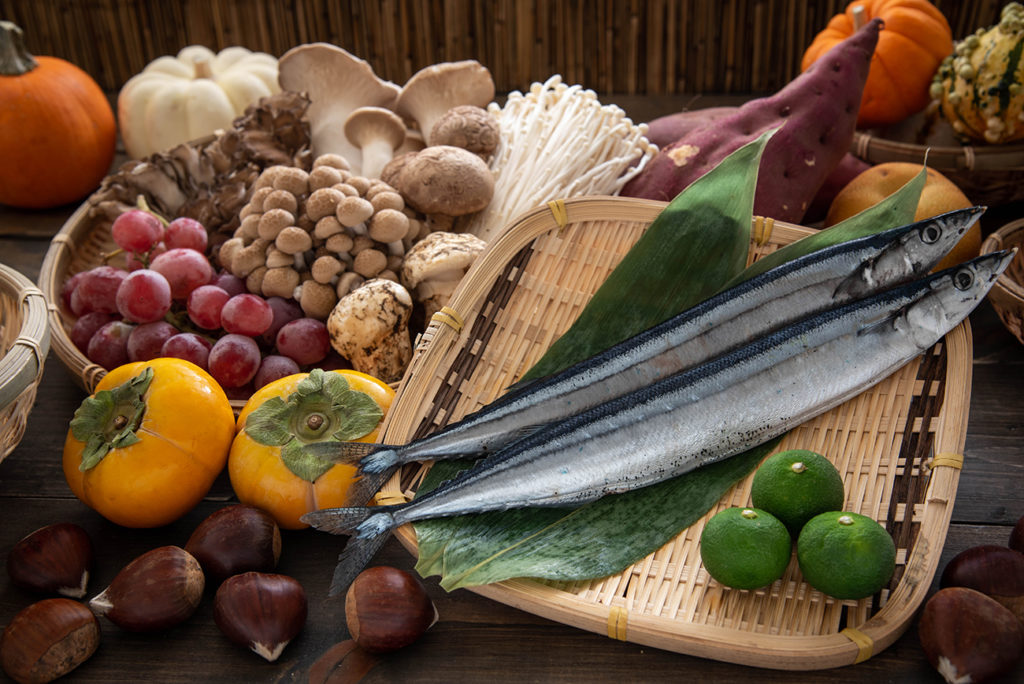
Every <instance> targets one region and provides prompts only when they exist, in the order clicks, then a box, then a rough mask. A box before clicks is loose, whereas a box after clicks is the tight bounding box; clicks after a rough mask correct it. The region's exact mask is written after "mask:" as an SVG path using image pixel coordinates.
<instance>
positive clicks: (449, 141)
mask: <svg viewBox="0 0 1024 684" xmlns="http://www.w3.org/2000/svg"><path fill="white" fill-rule="evenodd" d="M500 139H501V130H500V129H499V127H498V119H497V118H496V117H495V116H494V115H493V114H491V113H490V112H488V111H487V110H486V109H484V108H483V107H477V106H475V105H459V106H458V107H452V108H451V109H449V110H448V111H447V112H445V113H444V115H443V116H442V117H441V118H440V119H438V120H437V123H435V124H434V128H433V129H432V130H431V131H430V141H431V143H433V144H434V145H452V146H454V147H461V148H462V149H464V150H469V151H470V152H472V153H474V154H478V155H480V157H481V158H482V159H484V160H487V159H488V158H489V157H490V156H491V153H492V152H494V150H495V148H496V147H497V146H498V141H499V140H500Z"/></svg>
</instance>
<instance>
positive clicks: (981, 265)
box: [898, 248, 1017, 349]
mask: <svg viewBox="0 0 1024 684" xmlns="http://www.w3.org/2000/svg"><path fill="white" fill-rule="evenodd" d="M1016 253H1017V249H1016V248H1014V249H1012V250H1001V251H998V252H991V253H989V254H983V255H982V256H979V257H975V258H974V259H971V260H970V261H966V262H964V263H962V264H960V265H958V266H954V267H952V268H948V269H946V270H944V271H942V272H940V273H938V274H936V275H935V276H934V277H933V278H932V279H931V283H930V289H929V291H928V292H927V293H926V294H925V295H924V296H923V297H921V298H920V299H918V300H917V301H915V302H913V303H911V304H909V305H907V307H906V308H905V310H904V312H903V316H902V318H903V319H904V320H903V322H904V323H906V326H900V325H898V327H900V328H901V329H902V330H903V331H904V332H905V333H906V334H908V335H910V336H912V337H913V338H914V341H915V343H916V344H917V345H918V346H919V347H920V348H921V349H926V348H928V347H930V346H931V345H932V344H934V343H935V342H936V341H937V340H938V339H939V338H941V337H942V336H943V335H945V334H946V333H948V332H949V331H950V330H952V329H953V328H955V327H956V326H957V325H958V324H959V323H960V321H962V320H964V319H965V318H967V316H968V315H970V313H971V312H972V311H974V309H975V307H976V306H978V304H979V303H980V302H981V300H982V299H984V298H985V295H987V294H988V291H989V290H990V289H991V288H992V285H993V284H995V282H996V279H997V278H999V276H1000V275H1001V274H1002V273H1003V271H1005V270H1006V268H1007V267H1008V266H1009V265H1010V262H1011V261H1012V260H1013V257H1014V255H1015V254H1016Z"/></svg>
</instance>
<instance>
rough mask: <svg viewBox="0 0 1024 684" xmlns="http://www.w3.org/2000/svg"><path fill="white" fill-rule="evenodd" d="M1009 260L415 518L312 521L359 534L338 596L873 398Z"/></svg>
mask: <svg viewBox="0 0 1024 684" xmlns="http://www.w3.org/2000/svg"><path fill="white" fill-rule="evenodd" d="M1012 254H1013V253H1012V252H1000V253H995V254H990V255H986V256H983V257H978V258H977V259H974V260H972V261H970V262H968V263H966V264H963V265H961V266H959V267H957V268H955V269H949V270H947V271H944V272H942V273H941V274H936V275H933V276H929V277H926V278H922V279H920V280H918V281H914V282H912V283H909V284H906V285H902V286H900V287H897V288H894V289H892V290H889V291H886V292H883V293H881V294H877V295H872V296H870V297H867V298H864V299H861V300H857V301H855V302H853V303H850V304H847V305H844V306H840V307H837V308H835V309H830V310H827V311H825V312H821V313H819V314H816V315H814V316H811V317H808V318H806V319H803V320H801V321H798V322H796V323H793V324H791V325H789V326H786V327H784V328H781V329H779V330H777V331H774V332H772V333H769V334H767V335H765V336H762V337H759V338H757V339H756V340H754V341H753V342H751V343H748V344H746V345H743V346H742V347H739V348H737V349H735V350H733V351H731V352H728V353H726V354H723V355H721V356H719V357H716V358H715V359H713V360H711V361H709V362H706V363H704V364H701V365H699V366H696V367H694V368H691V369H689V370H686V371H683V372H681V373H677V374H675V375H672V376H670V377H668V378H665V379H663V380H660V381H658V382H656V383H654V384H653V385H651V386H649V387H645V388H643V389H641V390H638V391H636V392H632V393H629V394H627V395H624V396H622V397H619V398H616V399H613V400H611V401H608V402H605V403H603V404H600V405H599V406H597V407H594V408H592V409H590V410H588V411H585V412H584V413H581V414H578V415H576V416H573V417H570V418H569V419H567V420H565V421H562V422H559V423H554V424H551V425H549V426H547V427H545V428H543V429H541V430H538V431H536V432H535V433H533V434H531V435H529V436H527V437H525V438H523V439H521V440H518V441H517V442H515V443H513V444H510V445H509V446H508V447H506V448H504V449H502V450H500V451H498V452H497V453H495V454H493V455H491V456H488V457H486V458H484V459H483V460H481V461H480V462H479V463H478V464H477V465H475V466H474V467H472V468H470V469H469V470H467V471H464V472H463V473H461V474H460V475H459V476H457V477H456V478H453V479H452V480H450V481H448V482H447V483H445V484H443V485H441V486H440V487H438V488H437V489H435V490H433V491H431V492H427V493H426V494H424V495H423V496H421V497H418V498H417V499H415V500H413V501H412V502H409V503H407V504H399V505H394V506H377V507H371V508H347V509H346V508H343V509H326V510H322V511H317V512H314V513H309V514H307V515H305V516H304V517H303V519H304V520H305V521H306V522H308V523H309V524H311V525H312V526H313V527H316V528H318V529H321V530H325V531H329V532H333V533H351V534H353V537H352V539H350V540H349V546H350V548H349V547H347V548H346V552H345V554H343V556H342V559H341V563H340V564H339V567H338V569H337V571H336V574H335V583H334V584H335V585H337V586H341V585H345V584H346V583H347V581H348V580H349V579H351V577H354V574H352V573H353V571H354V569H355V568H356V567H361V565H362V564H365V562H368V560H369V558H368V557H366V552H367V551H370V555H372V552H374V551H375V550H376V548H377V545H379V543H381V538H382V537H384V536H385V535H386V533H387V532H388V531H390V530H391V529H393V528H394V527H396V526H398V525H401V524H404V523H407V522H413V521H416V520H423V519H428V518H436V517H447V516H453V515H461V514H465V513H474V512H482V511H487V510H504V509H508V508H518V507H529V506H574V505H579V504H582V503H585V502H588V501H593V500H595V499H597V498H600V497H602V496H605V495H607V494H609V493H614V492H622V491H629V490H633V489H637V488H640V487H645V486H648V485H651V484H654V483H657V482H661V481H663V480H666V479H668V478H671V477H675V476H678V475H681V474H683V473H686V472H689V471H691V470H693V469H695V468H697V467H700V466H701V465H704V464H707V463H711V462H714V461H719V460H722V459H724V458H728V457H729V456H732V455H735V454H737V453H740V452H742V451H744V450H746V449H749V448H751V447H753V446H756V445H758V444H761V443H764V442H765V441H767V440H769V439H771V438H773V437H775V436H777V435H779V434H782V433H783V432H785V431H786V430H789V429H791V428H792V427H795V426H796V425H798V424H800V423H802V422H804V421H806V420H808V419H810V418H812V417H814V416H816V415H819V414H821V413H823V412H824V411H826V410H828V409H830V408H832V407H834V406H836V405H838V404H839V403H841V402H843V401H845V400H846V399H848V398H850V397H851V396H854V395H855V394H857V393H859V392H861V391H863V390H865V389H867V388H868V387H870V386H872V385H874V384H875V383H877V382H879V381H880V380H882V379H883V378H885V377H886V376H887V375H889V374H890V373H891V372H893V371H894V370H896V369H897V368H899V367H900V366H902V365H903V364H905V363H906V362H907V361H909V360H911V359H912V358H914V357H915V356H917V355H918V354H920V353H921V352H922V351H923V350H925V349H927V348H928V347H930V346H931V345H932V344H934V343H935V342H937V341H938V340H939V339H941V337H942V336H943V335H945V334H946V333H947V332H949V331H950V330H951V329H952V328H953V327H955V326H956V325H957V324H958V323H959V322H960V321H962V320H963V319H964V318H965V317H966V316H967V315H968V314H969V313H970V312H971V311H972V310H973V309H974V307H975V306H976V305H977V303H978V302H979V301H980V300H981V299H982V298H983V297H984V296H985V294H986V293H987V292H988V290H989V288H990V287H991V285H992V283H993V282H994V281H995V279H996V277H998V275H999V274H1000V273H1001V272H1002V271H1003V270H1004V269H1005V268H1006V266H1007V265H1008V264H1009V261H1010V259H1011V258H1012ZM356 571H357V570H356ZM332 591H333V589H332Z"/></svg>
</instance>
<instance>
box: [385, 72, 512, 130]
mask: <svg viewBox="0 0 1024 684" xmlns="http://www.w3.org/2000/svg"><path fill="white" fill-rule="evenodd" d="M493 99H494V79H493V78H492V77H491V72H490V71H489V70H488V69H487V67H485V66H483V65H482V64H480V62H478V61H476V60H475V59H467V60H462V61H459V62H442V63H440V64H433V65H431V66H428V67H424V68H423V69H420V70H419V71H417V72H416V73H415V74H413V75H412V77H411V78H410V79H409V80H408V81H406V83H405V85H404V86H402V90H401V92H400V93H399V95H398V99H396V100H395V103H394V110H395V111H396V112H398V114H399V115H400V116H402V117H403V118H405V119H407V120H409V121H415V122H416V123H417V125H418V126H419V129H420V132H422V133H423V135H424V136H425V137H426V143H427V145H428V146H430V145H433V142H432V141H431V139H430V131H431V130H432V129H433V128H434V123H435V122H436V121H437V120H438V119H440V118H441V116H442V115H444V113H445V112H447V111H448V110H449V109H451V108H452V107H457V106H458V105H464V104H471V105H476V106H478V107H485V106H487V104H488V103H489V102H490V101H491V100H493Z"/></svg>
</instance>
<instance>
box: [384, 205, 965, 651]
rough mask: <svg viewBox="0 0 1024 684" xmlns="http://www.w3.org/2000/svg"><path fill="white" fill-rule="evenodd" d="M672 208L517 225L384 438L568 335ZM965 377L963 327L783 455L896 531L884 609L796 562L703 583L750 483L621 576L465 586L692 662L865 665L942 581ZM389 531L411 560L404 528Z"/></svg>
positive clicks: (413, 432)
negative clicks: (757, 583)
mask: <svg viewBox="0 0 1024 684" xmlns="http://www.w3.org/2000/svg"><path fill="white" fill-rule="evenodd" d="M664 206H665V205H664V204H663V203H660V202H651V201H646V200H636V199H626V198H580V199H572V200H565V201H563V202H554V203H552V204H551V205H549V206H548V207H541V208H538V209H536V210H534V211H532V212H530V213H528V214H526V215H524V216H523V217H522V218H521V219H519V220H518V221H516V222H515V223H514V224H512V225H511V226H510V227H509V229H508V230H507V231H506V232H505V233H503V234H502V236H501V237H500V238H499V239H497V240H496V241H495V242H493V243H492V244H491V245H489V247H488V249H487V250H486V251H485V252H484V253H483V254H482V255H481V256H480V257H479V259H478V260H477V262H476V263H475V264H474V266H473V268H471V269H470V271H469V273H467V275H466V276H465V278H464V279H463V281H462V283H461V284H460V286H459V288H458V290H457V291H456V293H455V295H454V297H453V299H452V301H451V303H450V305H449V308H448V309H447V310H446V312H445V313H444V314H441V315H437V316H435V317H434V319H432V321H431V322H430V324H429V325H428V327H427V330H426V332H425V333H424V334H423V336H422V337H421V339H420V340H419V342H418V344H417V346H416V350H415V353H414V356H413V360H412V363H411V366H410V368H409V370H408V371H407V373H406V375H405V378H404V380H403V382H402V385H401V387H400V389H399V391H398V394H397V396H396V398H395V402H394V404H393V405H392V408H391V410H390V412H389V414H388V417H387V419H386V424H385V426H384V431H383V434H382V437H381V439H382V441H385V442H397V443H401V442H405V441H408V440H410V439H412V438H414V437H416V436H418V435H422V434H426V433H429V432H431V431H433V430H435V429H436V428H437V427H439V426H443V425H445V424H447V423H448V422H450V421H453V420H457V419H459V418H460V417H462V416H464V415H465V414H467V413H469V412H471V411H473V410H475V409H477V408H478V407H480V406H482V405H484V404H487V403H488V402H490V401H491V400H493V399H494V398H495V397H496V396H497V395H499V394H500V393H501V391H502V388H505V387H507V386H509V385H510V384H511V383H512V382H513V381H515V380H516V379H517V378H518V377H519V376H520V375H521V374H522V373H523V372H524V371H526V370H527V369H528V368H529V367H530V366H531V365H532V364H533V363H534V362H535V361H536V360H537V359H538V358H539V357H540V356H541V354H542V353H543V352H544V351H545V349H547V347H548V346H549V345H550V344H551V342H552V341H553V340H554V339H555V338H557V337H558V336H559V335H560V334H561V333H562V332H563V331H564V330H565V329H566V328H568V327H569V325H570V324H571V323H572V321H573V320H574V319H575V318H576V316H577V315H578V313H579V312H580V310H581V309H582V307H583V306H584V305H585V304H586V303H587V301H588V300H589V298H590V297H591V295H592V293H593V292H594V291H595V289H596V288H597V287H598V286H599V284H600V283H601V282H602V281H603V280H604V279H605V277H606V276H607V275H608V273H609V272H610V271H611V270H612V269H613V268H614V267H615V266H616V264H617V263H618V262H619V260H620V259H621V258H622V256H623V255H624V254H625V252H626V251H627V250H628V248H629V247H630V246H631V245H632V244H633V243H634V242H635V241H636V239H637V238H638V237H639V236H640V235H641V234H642V232H643V231H644V230H645V229H646V227H647V226H648V225H649V224H650V222H651V221H652V220H653V219H654V218H655V217H656V216H657V215H658V213H659V212H660V211H661V210H662V209H663V208H664ZM753 228H754V230H753V235H754V239H753V241H752V244H751V258H752V259H753V258H756V257H758V256H760V255H763V254H765V253H768V252H770V251H772V250H774V249H776V248H777V247H779V246H780V245H783V244H787V243H789V242H792V241H794V240H796V239H798V238H800V237H802V236H804V235H807V234H809V233H810V232H812V231H810V230H809V229H806V228H802V227H799V226H794V225H790V224H784V223H780V222H772V221H771V220H770V219H769V220H761V219H757V220H755V223H754V226H753ZM970 375H971V338H970V332H969V328H968V326H967V324H966V323H965V324H962V325H960V326H959V327H957V328H956V329H955V330H954V331H953V332H951V333H950V334H949V335H947V336H946V338H945V340H944V342H943V343H940V344H937V345H935V347H934V348H933V349H931V350H930V351H928V352H927V353H925V354H923V355H922V356H921V357H919V358H918V359H916V360H914V361H912V362H911V363H909V364H907V365H906V366H905V367H903V368H902V369H900V370H899V371H897V372H896V373H894V374H893V375H892V376H891V377H889V378H887V379H886V380H884V381H882V382H881V383H880V384H879V385H877V386H876V387H874V388H873V389H871V390H869V391H867V392H865V393H863V394H861V395H859V396H857V397H855V398H853V399H851V400H850V401H848V402H847V403H845V404H843V405H842V406H839V407H837V408H836V409H834V410H832V411H830V412H828V413H827V414H825V415H822V416H820V417H818V418H816V419H814V420H812V421H809V422H808V423H806V424H804V425H803V426H801V427H799V428H797V429H794V430H793V431H791V432H790V433H788V435H787V436H786V437H785V438H784V439H783V441H782V443H781V444H780V446H779V449H788V448H806V449H813V450H815V451H818V452H820V453H823V454H825V455H826V456H827V457H828V458H830V459H831V460H832V461H833V463H835V465H836V467H837V468H838V469H839V471H840V472H841V473H842V474H843V477H844V481H845V484H846V492H847V499H846V505H845V508H846V510H852V511H856V512H860V513H862V514H865V515H868V516H871V517H872V518H874V519H876V520H878V521H879V522H881V523H882V524H883V525H884V526H885V527H886V529H887V530H888V531H889V532H890V534H891V535H892V537H893V539H894V541H895V542H896V546H897V549H898V554H897V569H896V573H895V575H894V577H893V579H892V581H891V583H890V584H889V586H888V587H886V588H884V589H883V590H882V591H881V592H880V593H879V594H878V595H876V596H874V597H870V598H866V599H862V600H860V601H839V600H836V599H832V598H829V597H826V596H824V595H822V594H821V593H820V592H817V591H815V590H813V589H811V587H810V586H808V585H807V584H805V583H804V582H803V581H802V579H801V576H800V572H799V569H798V567H797V564H796V561H795V560H794V561H793V562H791V564H790V566H789V568H788V569H787V571H786V573H785V575H784V576H783V578H782V579H781V580H779V581H777V582H775V583H774V584H773V585H771V586H770V587H767V588H765V589H761V590H757V591H739V590H732V589H727V588H725V587H723V586H721V585H720V584H718V583H717V582H715V581H714V580H712V579H710V578H709V576H708V574H707V572H706V571H705V570H704V569H703V568H702V567H701V564H700V555H699V551H698V539H699V537H700V533H701V530H702V529H703V526H704V523H705V522H706V520H707V519H708V518H710V516H711V515H713V514H714V513H715V512H717V511H718V510H721V509H723V508H726V507H729V506H738V505H749V492H750V478H749V477H748V478H747V479H746V480H744V481H742V482H741V483H739V484H738V485H737V486H735V487H734V488H733V489H732V490H730V491H729V492H728V493H727V494H726V495H725V496H724V497H723V498H722V500H721V501H720V502H719V504H718V506H717V507H716V508H715V509H713V510H712V511H710V512H709V513H708V514H707V516H705V517H704V518H703V519H701V520H700V521H699V522H698V523H696V524H694V525H693V526H691V527H690V528H689V529H687V530H685V531H683V532H682V533H680V534H679V535H678V536H677V537H676V538H675V539H673V540H672V541H670V542H669V543H667V544H666V545H665V546H664V547H663V548H661V549H660V550H658V551H656V552H655V553H653V554H652V555H650V556H649V557H647V558H645V559H643V560H641V561H639V562H637V563H636V564H634V565H633V566H632V567H630V568H628V569H626V570H625V571H624V572H622V573H621V574H618V575H614V576H611V577H606V578H600V579H595V580H592V581H580V582H547V581H538V580H530V579H517V580H510V581H505V582H501V583H496V584H491V585H485V586H480V587H475V588H473V589H472V590H473V591H475V592H477V593H479V594H481V595H484V596H487V597H490V598H492V599H495V600H497V601H501V602H503V603H506V604H509V605H512V606H514V607H517V608H520V609H523V610H526V611H530V612H532V613H535V614H537V615H540V616H543V617H546V618H549V619H552V620H557V621H559V622H563V623H566V624H569V625H574V626H577V627H580V628H582V629H586V630H589V631H593V632H597V633H601V634H607V635H608V636H609V637H611V638H614V639H621V640H626V641H630V642H634V643H638V644H644V645H648V646H653V647H657V648H662V649H667V650H671V651H677V652H681V653H688V654H692V655H697V656H700V657H707V658H714V659H719V660H724V661H729V662H735V663H741V664H747V665H753V666H759V667H767V668H776V669H792V670H808V669H819V668H829V667H836V666H841V665H849V664H851V663H856V662H860V661H862V660H864V659H866V658H868V657H870V656H871V655H872V654H873V653H877V652H879V651H881V650H882V649H884V648H886V647H887V646H888V645H890V644H891V643H892V642H893V641H895V640H896V639H897V637H898V636H899V635H900V634H902V633H903V631H904V630H905V629H906V628H907V626H908V625H909V623H910V621H911V619H912V618H913V616H914V614H915V612H916V610H917V609H918V607H919V606H920V604H921V602H922V601H923V599H924V597H925V595H926V592H927V591H928V587H929V584H930V581H931V578H932V576H933V575H934V573H935V570H936V566H937V564H938V561H939V553H940V551H941V550H942V546H943V543H944V539H945V535H946V529H947V527H948V524H949V519H950V515H951V513H952V509H953V501H954V496H955V493H956V488H957V482H958V479H959V466H960V464H961V463H962V457H961V456H960V454H962V453H963V446H964V440H965V435H966V422H967V409H968V405H969V399H970V393H969V389H968V388H970V386H971V382H970ZM940 466H946V467H940ZM426 467H427V466H418V465H413V466H408V467H407V468H405V469H404V470H403V471H402V472H400V473H398V474H396V475H395V477H393V478H392V479H391V480H390V481H389V482H388V483H387V484H386V485H385V487H384V488H383V489H382V491H381V492H380V494H379V495H378V501H388V502H393V501H396V500H408V499H409V498H410V497H411V496H412V494H413V493H414V490H415V487H416V484H417V483H418V482H419V481H420V478H421V477H422V475H423V473H424V472H425V469H426ZM397 535H398V537H399V539H400V541H401V542H402V543H403V544H404V545H405V546H406V547H407V548H408V549H409V550H410V551H411V552H413V553H415V552H416V539H415V532H414V530H413V528H412V527H411V526H406V527H403V528H400V529H399V530H398V532H397Z"/></svg>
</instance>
